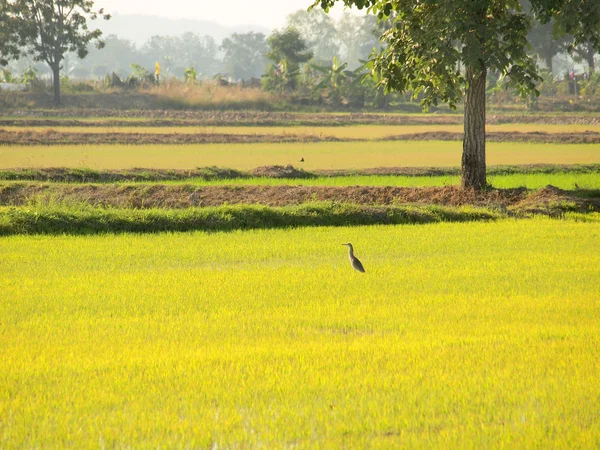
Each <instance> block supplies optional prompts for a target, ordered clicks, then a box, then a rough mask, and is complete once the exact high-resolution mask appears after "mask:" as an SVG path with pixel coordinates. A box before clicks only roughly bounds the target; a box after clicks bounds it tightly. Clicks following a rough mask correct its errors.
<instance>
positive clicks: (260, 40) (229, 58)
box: [221, 32, 268, 80]
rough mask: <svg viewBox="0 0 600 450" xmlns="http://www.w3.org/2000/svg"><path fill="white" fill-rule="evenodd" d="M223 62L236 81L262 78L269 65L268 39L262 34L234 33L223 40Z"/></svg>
mask: <svg viewBox="0 0 600 450" xmlns="http://www.w3.org/2000/svg"><path fill="white" fill-rule="evenodd" d="M221 50H223V51H224V52H225V56H224V57H223V62H224V63H225V68H226V70H227V72H228V73H229V75H231V76H232V77H233V78H235V79H236V80H249V79H250V78H260V76H261V75H262V74H263V72H264V70H265V65H266V64H267V58H266V56H265V55H266V53H267V50H268V46H267V37H266V36H265V35H264V34H262V33H255V32H250V33H243V34H240V33H233V34H232V35H230V36H229V37H228V38H225V39H224V40H223V43H222V44H221Z"/></svg>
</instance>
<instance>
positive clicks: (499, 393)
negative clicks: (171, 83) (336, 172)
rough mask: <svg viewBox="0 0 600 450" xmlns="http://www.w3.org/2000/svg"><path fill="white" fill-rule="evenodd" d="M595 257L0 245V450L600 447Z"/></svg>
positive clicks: (292, 240)
mask: <svg viewBox="0 0 600 450" xmlns="http://www.w3.org/2000/svg"><path fill="white" fill-rule="evenodd" d="M599 239H600V224H585V223H575V222H570V221H555V220H548V219H544V220H535V221H533V222H531V221H513V220H505V221H500V222H495V223H469V224H436V225H426V226H418V227H416V226H400V227H369V228H319V229H305V228H303V229H297V230H289V231H253V232H236V233H225V234H221V233H217V234H205V233H192V234H162V235H156V236H136V235H127V236H110V235H108V236H96V237H52V238H49V237H23V236H21V237H10V238H3V239H2V253H3V257H2V258H0V271H1V272H2V274H3V276H2V277H0V291H1V292H2V293H3V297H4V298H5V299H6V300H5V301H3V302H0V316H1V317H2V323H3V326H2V327H0V339H1V340H2V360H3V364H0V380H1V382H0V423H1V427H2V433H0V447H6V448H30V447H49V446H50V447H53V446H59V447H78V448H85V447H95V446H106V447H137V448H139V447H193V448H209V447H217V446H218V447H219V448H223V447H258V446H266V447H271V448H272V447H285V446H294V447H297V448H309V447H310V448H314V447H328V448H331V447H353V448H358V447H366V446H375V447H390V446H393V447H397V446H401V447H422V446H428V447H435V448H463V447H464V445H465V442H468V443H469V445H470V446H473V447H476V448H482V447H485V448H509V447H522V448H530V447H544V448H550V447H552V448H565V447H569V448H594V447H597V446H598V444H599V443H600V431H599V430H598V427H597V426H596V425H597V423H598V420H600V417H599V415H598V414H599V410H598V404H599V403H600V396H599V394H598V389H597V386H598V385H599V384H600V376H599V373H600V371H599V370H598V361H599V354H598V349H599V348H600V315H599V311H600V309H599V308H598V299H599V298H600V290H599V289H600V288H599V286H600V285H599V284H598V283H597V280H598V278H599V277H600V272H599V267H600V253H598V252H597V251H596V249H597V248H598V246H599V245H600V240H599ZM347 241H351V242H353V243H354V244H355V245H356V250H357V254H358V256H360V257H361V259H362V261H363V263H364V265H365V267H366V269H367V273H366V274H365V275H363V274H358V273H355V272H353V271H352V269H351V268H350V266H349V264H348V261H347V258H346V253H345V248H343V247H342V246H341V245H340V244H341V243H342V242H347Z"/></svg>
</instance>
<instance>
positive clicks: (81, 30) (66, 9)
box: [4, 0, 110, 103]
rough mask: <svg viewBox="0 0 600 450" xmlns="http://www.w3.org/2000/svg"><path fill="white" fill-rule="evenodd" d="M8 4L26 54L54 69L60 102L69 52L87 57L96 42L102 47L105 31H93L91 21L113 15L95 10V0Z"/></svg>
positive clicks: (36, 0) (22, 0)
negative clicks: (64, 66) (103, 32)
mask: <svg viewBox="0 0 600 450" xmlns="http://www.w3.org/2000/svg"><path fill="white" fill-rule="evenodd" d="M4 3H5V5H6V6H7V7H8V9H7V11H8V16H9V20H10V21H11V23H12V24H13V26H14V27H16V28H15V29H16V30H17V34H18V42H19V45H20V46H21V47H22V48H23V49H24V53H26V54H30V55H32V56H33V58H34V60H35V61H43V62H45V63H47V64H48V65H49V66H50V68H51V69H52V73H53V78H54V99H55V102H56V103H60V70H61V68H62V64H61V63H62V61H63V59H64V57H65V55H66V54H67V53H71V52H72V53H76V54H77V55H78V56H79V57H80V58H85V56H86V55H87V53H88V44H89V43H90V42H92V41H96V44H97V46H98V47H102V46H103V45H104V43H103V42H102V41H101V40H100V36H101V35H102V32H101V31H100V30H99V29H94V30H90V29H89V28H88V24H87V21H88V20H94V19H96V18H98V17H99V16H102V18H104V19H105V20H108V19H110V15H108V14H104V10H103V9H100V10H98V11H95V10H94V2H93V1H91V0H7V1H5V2H4Z"/></svg>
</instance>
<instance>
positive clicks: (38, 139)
mask: <svg viewBox="0 0 600 450" xmlns="http://www.w3.org/2000/svg"><path fill="white" fill-rule="evenodd" d="M462 139H463V133H453V132H446V131H431V132H425V133H410V134H400V135H394V136H388V137H384V138H381V139H353V138H337V137H334V136H323V135H312V134H297V135H295V134H224V133H135V132H132V133H76V132H75V133H74V132H64V131H56V130H44V131H32V130H28V131H8V130H5V129H0V145H28V146H33V145H91V144H93V145H157V144H165V145H169V144H171V145H190V144H255V143H264V144H270V143H315V142H376V141H431V140H436V141H462ZM487 140H488V141H489V142H537V143H561V144H598V143H600V133H599V132H593V131H585V132H582V133H542V132H528V133H521V132H492V133H487Z"/></svg>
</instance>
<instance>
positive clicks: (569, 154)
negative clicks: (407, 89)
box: [0, 141, 600, 170]
mask: <svg viewBox="0 0 600 450" xmlns="http://www.w3.org/2000/svg"><path fill="white" fill-rule="evenodd" d="M461 152H462V143H460V142H443V141H406V142H405V141H401V142H386V141H376V142H369V143H364V142H325V143H314V144H306V143H285V144H205V145H144V146H124V145H101V146H77V145H70V146H69V145H56V146H51V147H24V146H2V147H0V168H1V169H7V168H16V167H24V168H28V167H36V168H37V167H82V168H92V169H127V168H133V167H144V168H155V169H160V168H166V169H193V168H196V167H206V166H218V167H230V168H233V169H243V170H250V169H254V168H256V167H259V166H266V165H287V164H292V165H294V166H298V167H302V168H304V169H307V170H318V169H363V168H373V167H400V166H404V167H423V166H436V167H455V166H457V165H459V163H460V158H461ZM487 155H488V158H487V160H488V164H489V165H502V164H589V163H599V162H600V145H593V144H541V143H521V142H519V143H516V142H498V143H496V142H489V143H488V144H487ZM302 158H304V160H305V162H304V163H302V164H301V163H300V160H301V159H302Z"/></svg>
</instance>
